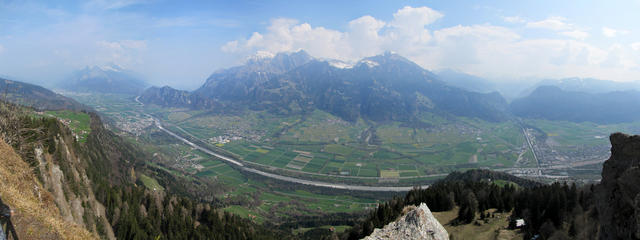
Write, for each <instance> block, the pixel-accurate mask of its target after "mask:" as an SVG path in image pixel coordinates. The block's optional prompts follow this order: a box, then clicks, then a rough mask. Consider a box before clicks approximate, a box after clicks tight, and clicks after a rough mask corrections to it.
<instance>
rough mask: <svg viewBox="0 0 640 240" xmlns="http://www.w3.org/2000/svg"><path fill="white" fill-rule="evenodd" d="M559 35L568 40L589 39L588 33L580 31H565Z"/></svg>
mask: <svg viewBox="0 0 640 240" xmlns="http://www.w3.org/2000/svg"><path fill="white" fill-rule="evenodd" d="M560 34H561V35H564V36H567V37H570V38H575V39H579V40H584V39H585V38H587V37H589V33H587V32H585V31H580V30H573V31H565V32H561V33H560Z"/></svg>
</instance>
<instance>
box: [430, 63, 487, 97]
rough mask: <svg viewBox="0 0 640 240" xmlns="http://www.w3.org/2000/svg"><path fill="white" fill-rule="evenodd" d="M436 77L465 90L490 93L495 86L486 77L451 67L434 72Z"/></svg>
mask: <svg viewBox="0 0 640 240" xmlns="http://www.w3.org/2000/svg"><path fill="white" fill-rule="evenodd" d="M436 75H438V78H439V79H440V80H442V81H444V82H446V83H447V84H449V85H451V86H454V87H459V88H462V89H464V90H467V91H472V92H479V93H490V92H494V91H496V90H497V89H496V86H495V85H494V84H493V83H492V82H490V81H489V80H487V79H484V78H481V77H478V76H474V75H471V74H466V73H463V72H460V71H456V70H453V69H445V70H441V71H438V72H436Z"/></svg>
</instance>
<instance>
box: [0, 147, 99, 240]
mask: <svg viewBox="0 0 640 240" xmlns="http://www.w3.org/2000/svg"><path fill="white" fill-rule="evenodd" d="M54 168H55V167H54ZM58 171H59V170H58ZM48 189H51V188H49V187H46V186H43V185H42V184H41V183H40V181H38V179H37V178H36V176H35V175H34V174H33V171H31V168H30V167H29V164H27V162H25V161H23V160H22V158H21V157H20V156H19V155H18V154H16V153H15V152H14V150H13V149H12V148H11V147H10V146H9V145H7V144H6V143H5V142H4V141H3V140H1V139H0V197H1V198H2V201H3V202H4V204H7V205H8V206H9V207H10V208H11V209H13V210H14V214H13V216H12V217H11V218H12V226H13V228H14V229H15V233H16V234H17V236H18V238H19V239H98V235H97V234H92V233H90V232H89V231H87V230H86V229H85V228H83V226H84V224H82V223H78V221H77V220H76V219H74V217H73V214H72V213H71V210H70V207H69V203H70V202H64V203H63V204H64V205H65V206H66V211H60V210H61V209H62V208H59V207H58V206H60V204H59V202H61V201H60V200H61V198H60V196H56V195H55V193H52V192H51V191H49V190H48ZM76 198H77V197H76ZM72 202H74V201H72ZM80 220H81V218H80ZM80 222H81V221H80Z"/></svg>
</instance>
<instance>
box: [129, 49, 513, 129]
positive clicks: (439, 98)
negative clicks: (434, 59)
mask: <svg viewBox="0 0 640 240" xmlns="http://www.w3.org/2000/svg"><path fill="white" fill-rule="evenodd" d="M160 93H163V94H164V95H159V94H160ZM151 96H155V97H151ZM176 96H180V97H176ZM140 99H141V100H143V101H148V102H149V103H155V104H158V105H163V106H180V105H182V106H187V105H188V106H190V107H193V108H213V109H218V110H220V109H222V110H225V109H231V110H234V109H243V108H249V109H253V110H269V111H273V112H277V113H282V114H292V113H301V112H305V111H308V110H312V109H321V110H324V111H327V112H329V113H332V114H334V115H336V116H339V117H341V118H343V119H345V120H349V121H355V120H357V119H358V118H366V119H371V120H374V121H387V120H398V121H410V120H411V119H413V118H414V116H415V115H416V114H417V113H419V112H422V111H429V112H434V113H438V114H453V115H458V116H468V117H478V118H482V119H485V120H490V121H500V120H502V119H505V117H506V115H505V113H504V111H505V110H506V108H507V103H506V101H505V100H504V99H503V98H502V96H500V94H498V93H491V94H483V93H477V92H470V91H467V90H463V89H460V88H457V87H453V86H449V85H447V84H446V83H445V82H442V81H440V80H438V79H437V77H436V75H434V74H433V73H431V72H429V71H427V70H425V69H423V68H421V67H420V66H418V65H417V64H415V63H413V62H411V61H409V60H407V59H406V58H404V57H401V56H399V55H396V54H392V53H386V54H383V55H378V56H374V57H369V58H365V59H362V60H360V61H358V62H357V63H355V64H346V63H342V62H337V61H333V60H329V61H326V60H318V59H314V58H312V57H311V56H309V55H308V54H307V53H306V52H304V51H299V52H295V53H279V54H277V55H275V56H265V55H261V56H260V57H259V58H251V59H250V60H249V61H247V63H246V64H245V65H242V66H239V67H234V68H230V69H226V70H222V71H218V72H216V73H214V74H212V75H211V76H210V77H209V78H208V79H207V81H206V82H205V83H204V84H203V85H202V87H200V88H198V89H197V90H195V91H194V92H192V93H190V94H186V93H184V92H176V91H175V90H171V89H168V88H165V89H164V90H159V89H149V90H148V91H147V92H145V93H144V94H143V95H142V97H141V98H140ZM194 102H195V103H194Z"/></svg>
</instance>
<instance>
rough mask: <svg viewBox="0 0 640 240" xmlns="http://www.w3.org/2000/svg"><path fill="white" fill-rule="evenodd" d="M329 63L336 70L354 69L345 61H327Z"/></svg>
mask: <svg viewBox="0 0 640 240" xmlns="http://www.w3.org/2000/svg"><path fill="white" fill-rule="evenodd" d="M327 62H328V63H329V65H330V66H332V67H334V68H340V69H349V68H353V64H349V63H346V62H343V61H337V60H334V61H327Z"/></svg>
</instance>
